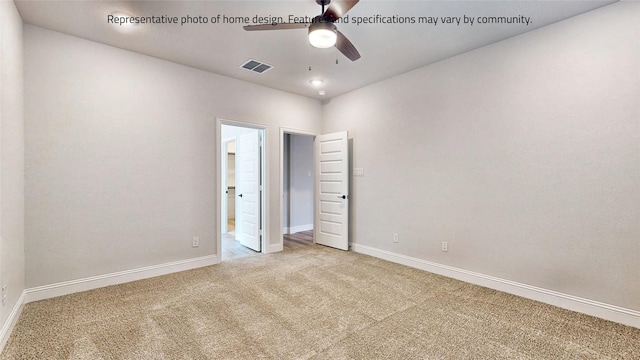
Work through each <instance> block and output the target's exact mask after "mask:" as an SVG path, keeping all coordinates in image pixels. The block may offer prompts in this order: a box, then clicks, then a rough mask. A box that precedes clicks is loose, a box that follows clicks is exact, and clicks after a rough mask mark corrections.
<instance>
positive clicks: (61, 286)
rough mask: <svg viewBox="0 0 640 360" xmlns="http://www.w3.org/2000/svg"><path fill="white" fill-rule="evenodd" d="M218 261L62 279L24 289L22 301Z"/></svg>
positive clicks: (210, 258) (208, 258) (201, 259)
mask: <svg viewBox="0 0 640 360" xmlns="http://www.w3.org/2000/svg"><path fill="white" fill-rule="evenodd" d="M218 263H220V258H219V257H218V256H217V255H209V256H202V257H198V258H193V259H186V260H179V261H173V262H170V263H165V264H159V265H152V266H145V267H142V268H138V269H131V270H125V271H119V272H115V273H111V274H104V275H98V276H92V277H88V278H83V279H77V280H71V281H64V282H60V283H55V284H49V285H43V286H38V287H34V288H30V289H26V290H25V293H26V294H25V299H24V303H25V304H26V303H30V302H33V301H38V300H44V299H49V298H53V297H57V296H63V295H68V294H73V293H77V292H81V291H87V290H93V289H97V288H101V287H105V286H110V285H117V284H124V283H127V282H131V281H136V280H142V279H148V278H152V277H156V276H161V275H167V274H171V273H175V272H179V271H185V270H191V269H196V268H200V267H204V266H209V265H214V264H218Z"/></svg>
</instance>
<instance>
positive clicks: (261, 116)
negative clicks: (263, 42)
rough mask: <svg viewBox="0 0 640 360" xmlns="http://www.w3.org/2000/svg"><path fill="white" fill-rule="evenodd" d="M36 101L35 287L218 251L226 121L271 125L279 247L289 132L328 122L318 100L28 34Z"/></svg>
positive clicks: (29, 101)
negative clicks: (283, 157) (284, 137)
mask: <svg viewBox="0 0 640 360" xmlns="http://www.w3.org/2000/svg"><path fill="white" fill-rule="evenodd" d="M243 99H245V100H243ZM246 99H251V101H247V100H246ZM25 104H26V106H25V108H26V112H25V124H26V125H25V126H26V128H25V136H26V160H25V161H26V173H25V176H26V228H27V232H26V262H27V274H26V279H27V286H28V287H34V286H39V285H43V284H51V283H56V282H60V281H66V280H72V279H78V278H84V277H88V276H93V275H99V274H106V273H112V272H116V271H122V270H128V269H135V268H139V267H143V266H149V265H155V264H162V263H166V262H171V261H177V260H182V259H189V258H195V257H200V256H205V255H212V254H215V252H216V243H215V236H216V232H217V231H218V229H216V216H217V214H216V201H217V199H218V197H217V195H216V176H217V174H216V158H215V154H216V146H218V145H217V144H215V142H216V117H220V118H223V119H229V120H236V121H246V122H253V123H260V124H265V125H267V126H269V129H268V130H267V139H266V144H267V145H266V146H267V150H268V159H267V175H268V176H269V184H268V186H269V190H270V191H269V194H270V202H269V206H270V208H269V211H270V212H271V214H273V215H272V216H271V217H270V219H269V221H270V223H269V228H270V234H269V235H270V239H271V240H270V241H271V242H278V241H280V242H281V241H282V240H281V238H280V239H278V234H279V231H280V226H281V224H282V222H281V217H280V214H279V174H280V170H279V169H278V166H279V151H278V149H279V132H278V128H279V127H280V126H283V127H293V126H294V125H295V127H296V128H301V129H305V130H307V131H318V130H319V128H320V118H321V105H320V103H319V102H318V101H316V100H313V99H309V98H305V97H301V96H297V95H291V94H287V93H284V92H280V91H275V90H270V89H267V88H264V87H261V86H257V85H252V84H249V83H245V82H242V81H238V80H234V79H230V78H226V77H223V76H218V75H215V74H211V73H207V72H204V71H200V70H196V69H193V68H189V67H185V66H181V65H177V64H174V63H170V62H167V61H162V60H158V59H155V58H152V57H148V56H143V55H140V54H136V53H132V52H129V51H125V50H121V49H117V48H113V47H110V46H106V45H101V44H98V43H94V42H90V41H86V40H83V39H80V38H76V37H72V36H68V35H64V34H60V33H56V32H53V31H49V30H44V29H41V28H38V27H34V26H30V25H27V26H25ZM193 236H199V237H200V247H198V248H192V247H191V238H192V237H193Z"/></svg>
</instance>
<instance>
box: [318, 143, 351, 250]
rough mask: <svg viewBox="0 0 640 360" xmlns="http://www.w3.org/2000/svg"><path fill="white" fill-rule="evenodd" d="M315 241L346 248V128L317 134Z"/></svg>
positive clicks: (347, 156)
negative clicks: (337, 131) (335, 131)
mask: <svg viewBox="0 0 640 360" xmlns="http://www.w3.org/2000/svg"><path fill="white" fill-rule="evenodd" d="M314 151H315V166H316V180H315V192H316V206H315V214H314V215H315V226H314V230H315V231H314V238H315V242H316V243H318V244H321V245H326V246H331V247H334V248H338V249H342V250H349V143H348V138H347V132H346V131H343V132H339V133H335V134H326V135H319V136H316V139H315V141H314Z"/></svg>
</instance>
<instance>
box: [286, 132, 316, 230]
mask: <svg viewBox="0 0 640 360" xmlns="http://www.w3.org/2000/svg"><path fill="white" fill-rule="evenodd" d="M313 164H314V162H313V136H309V135H299V134H290V133H285V134H284V138H283V166H282V171H283V175H282V178H283V209H282V212H283V213H282V233H283V234H296V233H300V232H313V226H314V211H313V204H314V191H313V189H314V165H313Z"/></svg>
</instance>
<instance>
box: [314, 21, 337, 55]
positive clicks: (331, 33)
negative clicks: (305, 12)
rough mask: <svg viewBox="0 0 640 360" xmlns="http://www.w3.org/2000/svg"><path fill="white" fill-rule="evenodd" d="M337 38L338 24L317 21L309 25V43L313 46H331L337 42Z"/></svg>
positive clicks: (321, 47) (322, 47) (324, 47)
mask: <svg viewBox="0 0 640 360" xmlns="http://www.w3.org/2000/svg"><path fill="white" fill-rule="evenodd" d="M337 39H338V34H337V32H336V26H335V25H333V24H332V23H330V22H316V23H313V24H311V26H309V43H310V44H311V46H313V47H316V48H319V49H326V48H330V47H332V46H334V45H335V44H336V40H337Z"/></svg>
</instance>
